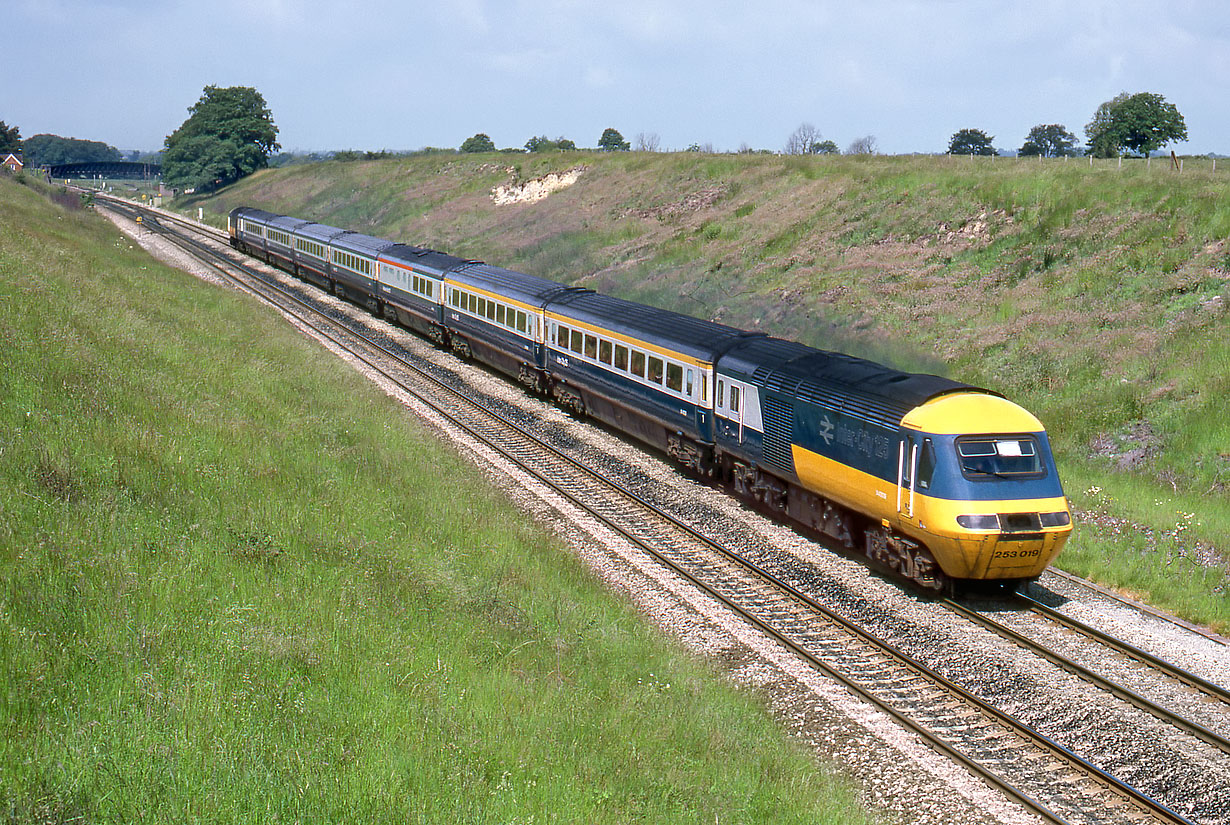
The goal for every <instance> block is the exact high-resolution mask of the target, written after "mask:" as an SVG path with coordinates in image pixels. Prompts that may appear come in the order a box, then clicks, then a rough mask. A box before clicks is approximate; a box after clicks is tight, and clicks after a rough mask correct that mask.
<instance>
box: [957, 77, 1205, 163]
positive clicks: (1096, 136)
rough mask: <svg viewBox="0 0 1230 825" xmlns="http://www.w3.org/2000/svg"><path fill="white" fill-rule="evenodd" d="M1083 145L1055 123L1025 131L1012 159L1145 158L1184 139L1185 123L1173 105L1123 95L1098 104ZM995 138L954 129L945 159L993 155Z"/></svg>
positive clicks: (1160, 98) (1158, 99)
mask: <svg viewBox="0 0 1230 825" xmlns="http://www.w3.org/2000/svg"><path fill="white" fill-rule="evenodd" d="M1085 137H1086V138H1087V139H1088V145H1087V146H1086V147H1085V148H1084V149H1081V148H1080V147H1079V146H1078V145H1077V138H1076V135H1074V134H1072V133H1071V132H1069V131H1068V130H1067V128H1066V127H1064V126H1063V125H1062V124H1059V123H1047V124H1039V125H1037V126H1035V127H1033V128H1032V129H1030V130H1029V135H1028V136H1027V137H1026V138H1025V143H1024V144H1022V146H1021V148H1020V149H1018V150H1017V154H1018V155H1025V156H1034V155H1040V156H1042V157H1048V158H1060V157H1075V156H1077V155H1080V154H1085V155H1091V156H1093V157H1096V158H1114V157H1122V156H1124V155H1130V154H1136V155H1139V156H1141V157H1147V156H1148V155H1149V153H1150V152H1155V151H1157V150H1158V149H1161V148H1162V147H1163V146H1165V145H1167V144H1168V143H1170V142H1172V141H1180V140H1187V123H1186V122H1184V120H1183V115H1181V114H1180V113H1179V110H1178V108H1176V107H1175V105H1174V104H1173V103H1169V102H1167V101H1166V98H1164V97H1163V96H1162V95H1159V94H1155V93H1153V92H1137V93H1136V94H1128V93H1127V92H1123V93H1122V94H1120V95H1117V96H1116V97H1114V98H1113V99H1111V100H1108V101H1106V102H1105V103H1103V104H1102V105H1100V106H1098V108H1097V110H1096V111H1095V112H1094V113H1093V120H1091V121H1090V122H1089V123H1088V124H1086V126H1085ZM994 140H995V138H994V137H992V136H991V135H988V134H987V133H986V132H984V131H982V130H981V129H960V130H958V131H957V132H955V133H954V134H953V136H952V138H951V139H950V140H949V142H948V154H950V155H998V154H999V150H998V149H996V148H995V146H994V143H993V142H994Z"/></svg>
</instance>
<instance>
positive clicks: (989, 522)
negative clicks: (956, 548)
mask: <svg viewBox="0 0 1230 825" xmlns="http://www.w3.org/2000/svg"><path fill="white" fill-rule="evenodd" d="M957 524H960V525H961V526H962V527H964V528H965V529H966V530H998V529H999V516H997V515H995V514H994V513H992V514H991V515H989V516H957Z"/></svg>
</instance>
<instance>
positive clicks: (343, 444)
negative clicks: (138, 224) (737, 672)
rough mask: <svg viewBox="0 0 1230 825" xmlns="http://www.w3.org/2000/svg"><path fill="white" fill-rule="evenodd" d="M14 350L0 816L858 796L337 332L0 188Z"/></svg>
mask: <svg viewBox="0 0 1230 825" xmlns="http://www.w3.org/2000/svg"><path fill="white" fill-rule="evenodd" d="M0 343H2V344H3V347H2V348H3V352H4V359H3V364H2V366H0V674H2V675H0V729H2V736H0V818H3V820H4V821H6V822H14V823H24V822H30V823H34V822H51V821H56V822H60V821H65V822H66V821H78V820H83V821H90V822H125V823H127V822H134V821H139V820H146V821H158V822H175V821H209V822H250V821H258V820H259V821H267V822H272V821H339V822H340V821H347V822H357V821H362V822H385V821H387V822H398V823H402V822H476V823H478V822H492V823H509V822H520V823H526V822H531V821H533V822H547V821H552V822H587V823H590V822H621V823H622V822H629V821H644V822H681V823H695V822H698V821H699V822H713V821H719V822H723V823H727V822H768V821H772V822H829V823H845V822H863V821H866V818H867V817H866V815H865V814H864V813H863V811H862V809H861V808H860V807H859V805H858V804H857V803H856V802H855V801H854V795H853V793H852V791H851V789H849V788H848V787H846V786H845V785H844V784H843V783H842V782H841V781H840V780H837V779H835V778H834V777H833V776H832V775H831V774H830V773H829V771H827V770H826V769H825V768H824V767H822V766H818V765H817V764H816V763H815V761H814V760H813V759H812V757H811V756H810V755H809V754H807V753H805V752H804V751H803V750H802V749H801V748H800V747H799V746H797V745H796V744H794V743H792V742H790V741H789V740H787V739H786V737H785V736H784V735H783V733H782V731H781V730H780V728H779V726H778V725H777V724H776V723H775V722H773V721H772V720H771V719H769V718H768V716H767V715H766V713H765V711H764V710H763V709H762V708H761V707H760V706H759V704H758V702H757V701H756V697H754V696H751V695H747V694H745V693H743V692H740V691H738V690H735V689H733V688H732V687H730V686H729V685H728V684H727V683H725V682H724V681H723V680H722V679H720V678H717V676H716V675H715V674H714V673H712V672H711V668H710V666H708V665H706V664H704V663H701V662H697V661H695V660H693V659H692V658H690V657H688V656H685V655H681V654H680V652H679V651H678V650H677V649H676V647H675V646H674V645H673V644H672V643H671V642H670V641H668V640H666V639H664V638H663V637H662V635H661V634H660V633H659V632H658V631H657V630H655V629H653V628H651V627H649V626H647V625H646V624H645V623H644V622H643V621H642V620H641V618H640V617H639V616H638V615H637V614H636V611H635V610H633V609H632V608H631V607H630V606H629V605H628V604H627V603H625V602H624V601H623V600H621V599H620V598H617V597H615V596H613V595H611V594H609V593H607V592H605V591H604V590H603V588H602V587H601V586H600V585H599V584H598V583H597V582H596V581H595V580H594V579H593V578H592V577H591V576H590V574H588V573H587V572H586V571H585V570H584V569H583V567H582V566H581V565H580V563H579V562H577V561H576V560H575V559H574V558H573V556H572V555H571V554H570V552H569V551H568V550H567V549H565V548H563V547H561V546H560V543H559V542H558V541H557V540H556V539H554V538H552V537H551V536H550V535H548V534H546V533H544V532H543V531H542V530H541V529H539V528H538V527H535V526H533V525H532V524H529V523H527V519H526V518H525V517H524V516H523V515H522V514H521V513H519V512H518V511H516V510H515V509H514V508H513V507H512V506H511V505H510V504H509V503H507V501H506V500H505V499H504V497H503V496H502V495H500V494H498V493H496V492H494V491H492V490H491V489H490V488H489V487H488V486H487V484H486V483H485V482H484V481H483V480H482V479H481V477H480V475H479V474H478V473H477V472H476V470H475V469H474V468H473V467H471V466H469V465H468V464H467V463H466V462H465V461H463V460H461V459H460V458H459V457H458V456H457V455H456V454H454V453H453V452H452V451H451V450H449V449H448V448H447V447H445V446H443V445H442V444H441V443H440V442H439V441H438V439H437V438H436V437H435V436H434V435H432V434H430V433H428V432H425V431H423V430H422V429H421V427H420V426H419V425H418V424H417V423H416V422H415V421H414V420H412V419H411V418H410V417H409V416H408V415H407V414H406V413H405V412H404V410H402V409H401V408H400V407H399V406H398V405H397V404H396V403H394V402H392V401H391V400H390V399H388V398H387V397H386V396H384V395H383V394H382V393H380V392H379V391H378V390H376V389H374V388H373V387H372V386H370V385H369V384H368V383H367V382H366V381H364V380H363V379H361V378H360V377H358V376H357V375H356V374H355V373H353V372H352V371H351V370H350V369H349V368H347V367H345V366H343V365H342V364H341V363H340V362H339V361H338V360H337V359H335V358H334V357H333V356H331V355H329V354H327V353H326V352H324V351H323V350H321V349H320V348H319V347H317V346H316V345H314V344H312V343H310V342H308V341H306V340H305V339H303V338H302V337H300V336H299V335H298V334H297V333H295V332H293V331H292V330H291V329H290V328H289V327H288V326H287V325H286V324H285V323H284V322H283V321H282V320H281V319H280V318H279V317H278V316H276V315H275V314H273V313H272V312H269V311H266V310H263V309H261V308H259V307H257V306H255V305H254V303H253V302H251V301H249V300H248V299H245V298H243V297H242V296H239V295H237V294H235V293H233V292H231V291H228V290H222V289H218V288H215V287H210V286H208V285H205V284H202V283H199V282H196V281H195V280H194V279H192V278H191V277H189V276H187V275H184V274H182V273H179V272H176V271H173V270H169V269H167V268H164V267H162V266H160V265H158V264H156V263H154V262H152V261H151V260H150V259H149V258H148V257H146V256H145V255H144V254H143V253H141V252H140V250H135V249H133V248H132V245H131V243H130V242H129V241H128V240H126V239H125V238H123V237H122V236H120V235H119V233H118V232H116V231H115V230H114V229H113V228H111V226H110V225H109V224H106V223H105V222H103V221H102V220H100V219H98V218H96V217H95V216H93V214H92V213H89V212H83V211H64V210H63V209H61V208H59V207H56V206H54V205H52V204H50V203H49V202H47V201H45V200H44V199H42V198H41V197H39V196H38V195H37V194H36V193H34V192H33V191H31V190H30V189H28V188H23V187H20V186H17V185H16V184H13V183H11V182H9V181H5V180H3V179H0ZM441 479H449V482H448V484H446V485H442V484H441V483H440V481H441Z"/></svg>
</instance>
